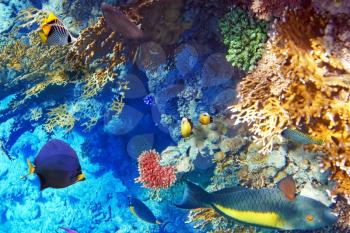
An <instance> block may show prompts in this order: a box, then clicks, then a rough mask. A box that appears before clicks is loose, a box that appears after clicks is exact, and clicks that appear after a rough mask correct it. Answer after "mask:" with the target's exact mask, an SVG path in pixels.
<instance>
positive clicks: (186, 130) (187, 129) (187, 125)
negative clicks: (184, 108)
mask: <svg viewBox="0 0 350 233" xmlns="http://www.w3.org/2000/svg"><path fill="white" fill-rule="evenodd" d="M192 129H193V124H192V121H191V120H190V119H188V118H187V117H183V118H182V120H181V136H182V137H183V138H187V137H189V136H190V135H191V133H192Z"/></svg>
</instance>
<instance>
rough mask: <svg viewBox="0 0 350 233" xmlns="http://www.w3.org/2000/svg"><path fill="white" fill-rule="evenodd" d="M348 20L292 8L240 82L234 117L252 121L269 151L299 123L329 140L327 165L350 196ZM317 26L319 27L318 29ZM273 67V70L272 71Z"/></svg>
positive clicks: (339, 191) (341, 191)
mask: <svg viewBox="0 0 350 233" xmlns="http://www.w3.org/2000/svg"><path fill="white" fill-rule="evenodd" d="M348 24H349V21H348V20H346V19H345V18H344V16H343V15H331V14H323V15H319V14H318V13H317V12H315V11H314V10H313V9H312V8H305V9H303V10H299V11H292V12H289V13H287V14H286V16H285V18H283V19H282V20H277V21H276V22H275V23H274V25H273V32H272V33H271V34H272V35H273V37H271V39H270V41H269V43H268V46H267V50H266V53H265V54H264V57H263V59H262V60H261V61H260V62H259V65H258V67H257V69H256V70H254V71H253V72H252V73H251V74H249V75H248V76H247V77H245V78H244V80H243V81H242V82H241V83H240V84H239V87H238V90H239V97H240V103H238V104H237V105H234V106H233V107H232V112H233V118H235V120H236V121H235V123H236V124H239V123H247V124H249V125H251V128H250V131H251V132H252V133H253V134H255V135H256V136H257V137H256V140H255V141H256V142H257V143H260V144H262V145H264V148H263V149H262V150H261V152H263V153H264V152H265V153H266V152H267V151H271V150H272V149H273V147H274V144H275V143H276V142H278V141H280V132H281V130H283V129H284V128H285V127H299V128H301V129H303V131H304V132H306V133H308V134H310V135H311V136H313V137H315V138H318V139H322V140H324V141H325V143H324V145H323V146H318V147H317V146H312V147H313V148H309V149H313V150H318V151H323V152H324V154H325V155H324V156H323V165H322V168H323V170H328V169H330V170H331V171H332V178H333V179H334V180H335V181H337V187H336V188H335V189H334V191H333V192H332V193H333V194H343V195H345V196H346V197H349V195H350V193H349V191H348V190H349V189H348V187H349V180H350V176H349V168H348V165H347V163H348V161H349V156H348V155H349V151H348V148H349V147H348V146H346V145H348V143H349V134H348V128H349V122H348V119H349V111H348V109H347V107H346V106H347V105H348V102H349V98H348V95H347V94H345V93H347V92H348V90H349V86H348V84H347V82H346V81H345V80H346V79H347V77H348V76H349V63H348V55H347V54H348V52H346V51H349V47H348V45H347V42H346V41H347V40H348V39H347V38H348V37H347V36H346V35H347V34H348V32H347V31H348V29H346V26H345V25H348ZM316 28H317V30H315V29H316ZM271 71H273V72H271Z"/></svg>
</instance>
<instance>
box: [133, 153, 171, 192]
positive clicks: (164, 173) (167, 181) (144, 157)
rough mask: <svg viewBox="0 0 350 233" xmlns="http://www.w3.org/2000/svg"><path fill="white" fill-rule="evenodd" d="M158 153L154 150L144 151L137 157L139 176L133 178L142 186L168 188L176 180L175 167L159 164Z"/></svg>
mask: <svg viewBox="0 0 350 233" xmlns="http://www.w3.org/2000/svg"><path fill="white" fill-rule="evenodd" d="M159 160H160V155H159V154H158V153H157V152H156V151H155V150H149V151H144V152H142V154H141V155H140V156H139V158H138V163H139V173H140V176H139V177H138V178H136V179H135V181H136V182H138V183H143V186H144V187H147V188H152V189H160V188H165V189H166V188H169V187H170V186H171V185H172V184H174V183H175V181H176V174H175V167H173V166H165V167H162V166H160V164H159Z"/></svg>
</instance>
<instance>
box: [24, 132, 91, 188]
mask: <svg viewBox="0 0 350 233" xmlns="http://www.w3.org/2000/svg"><path fill="white" fill-rule="evenodd" d="M27 163H28V167H29V173H28V175H31V174H33V173H35V174H37V175H38V177H39V179H40V190H43V189H45V188H48V187H51V188H65V187H68V186H70V185H72V184H75V183H76V182H79V181H82V180H85V174H84V173H82V171H81V166H80V162H79V159H78V156H77V154H76V153H75V151H74V150H73V148H72V147H70V145H68V144H67V143H66V142H64V141H61V140H58V139H54V140H51V141H49V142H47V143H46V144H45V145H44V146H43V148H41V150H40V151H39V154H38V155H37V157H36V158H35V160H34V165H33V164H32V163H31V162H30V160H29V159H28V160H27ZM28 175H25V176H23V177H21V178H22V179H23V178H25V177H27V176H28Z"/></svg>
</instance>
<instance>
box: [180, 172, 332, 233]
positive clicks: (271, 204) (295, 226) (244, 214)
mask: <svg viewBox="0 0 350 233" xmlns="http://www.w3.org/2000/svg"><path fill="white" fill-rule="evenodd" d="M176 206H177V207H179V208H183V209H195V208H213V209H215V210H216V211H217V212H218V213H220V214H221V215H223V216H226V217H228V218H231V219H234V220H236V221H238V222H241V223H244V224H249V225H254V226H260V227H266V228H273V229H281V230H314V229H319V228H323V227H326V226H329V225H332V224H333V223H335V222H336V221H337V217H336V216H335V215H334V214H332V212H331V209H330V208H329V207H327V206H325V205H324V204H322V203H321V202H319V201H316V200H314V199H311V198H309V197H305V196H302V195H298V196H296V195H295V183H294V180H293V178H291V177H289V176H288V177H286V178H284V179H282V180H281V181H280V182H279V183H278V187H276V188H272V189H267V188H263V189H248V188H242V187H233V188H226V189H223V190H219V191H216V192H213V193H208V192H206V191H205V190H203V189H202V188H201V187H199V186H197V185H195V184H193V183H191V182H189V181H186V189H185V192H184V196H183V200H182V202H181V203H180V204H177V205H176Z"/></svg>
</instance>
